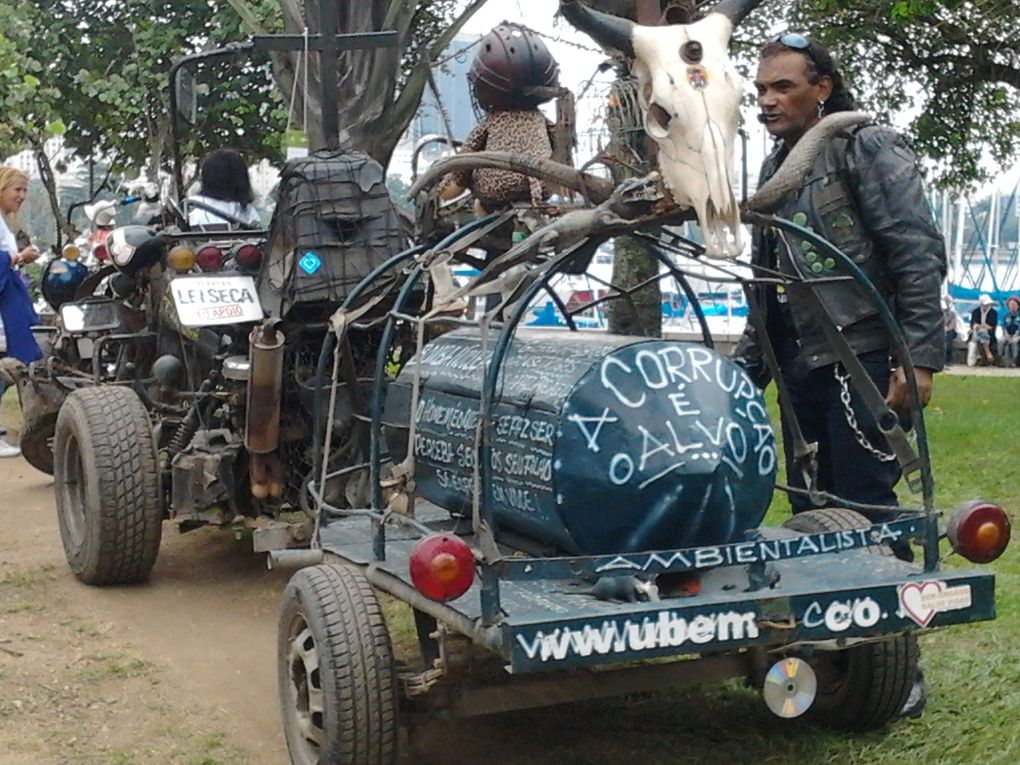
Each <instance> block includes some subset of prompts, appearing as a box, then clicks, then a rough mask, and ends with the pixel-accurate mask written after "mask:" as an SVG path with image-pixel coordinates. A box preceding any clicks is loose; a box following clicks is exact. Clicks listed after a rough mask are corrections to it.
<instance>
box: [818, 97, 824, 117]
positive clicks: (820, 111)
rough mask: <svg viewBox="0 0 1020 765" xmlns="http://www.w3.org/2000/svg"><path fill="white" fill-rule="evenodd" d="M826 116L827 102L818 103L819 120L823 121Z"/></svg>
mask: <svg viewBox="0 0 1020 765" xmlns="http://www.w3.org/2000/svg"><path fill="white" fill-rule="evenodd" d="M824 116H825V102H824V101H819V102H818V119H821V118H822V117H824Z"/></svg>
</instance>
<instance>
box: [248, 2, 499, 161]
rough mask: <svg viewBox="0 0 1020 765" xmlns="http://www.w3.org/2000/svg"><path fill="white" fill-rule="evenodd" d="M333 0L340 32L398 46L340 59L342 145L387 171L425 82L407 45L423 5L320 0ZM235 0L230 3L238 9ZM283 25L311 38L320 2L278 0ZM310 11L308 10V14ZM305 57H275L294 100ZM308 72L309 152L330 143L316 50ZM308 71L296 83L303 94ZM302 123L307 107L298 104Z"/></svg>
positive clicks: (451, 30) (449, 36)
mask: <svg viewBox="0 0 1020 765" xmlns="http://www.w3.org/2000/svg"><path fill="white" fill-rule="evenodd" d="M321 1H322V2H336V4H337V16H338V20H339V24H338V29H339V31H340V32H342V33H355V32H380V31H386V30H395V31H396V32H397V34H398V36H399V44H398V45H397V46H396V47H393V48H377V49H365V50H354V51H347V52H344V53H341V54H340V56H339V65H338V68H337V70H338V73H339V86H338V89H337V103H338V112H339V120H338V121H339V125H340V145H341V146H350V147H353V148H357V149H360V150H361V151H364V152H366V153H368V154H370V155H371V156H372V157H373V158H375V159H376V160H377V161H378V162H379V163H381V164H382V165H383V166H384V167H385V166H386V165H387V164H389V160H390V157H391V156H392V154H393V150H394V148H396V145H397V142H398V141H399V140H400V137H401V136H402V135H403V134H404V131H405V130H406V129H407V125H408V124H409V123H410V121H411V119H412V118H413V117H414V115H415V112H416V111H417V110H418V104H419V102H420V101H421V96H422V92H423V91H424V88H425V84H426V80H427V78H426V75H425V70H424V67H425V66H426V65H425V64H424V63H423V61H422V59H421V58H419V59H418V60H417V61H415V62H408V61H406V60H405V58H404V57H405V56H406V54H407V49H408V46H409V45H410V43H411V40H412V37H413V36H414V32H415V29H416V21H417V19H418V14H419V11H420V9H421V7H422V6H423V5H426V3H425V2H406V1H405V2H401V1H400V0H372V1H369V0H359V1H358V2H356V3H352V2H346V0H321ZM233 4H234V3H232V5H233ZM484 4H485V0H471V2H470V3H469V4H468V6H467V8H465V10H463V11H462V12H461V13H460V15H459V16H457V17H456V19H454V21H453V22H452V23H451V24H450V26H449V27H447V28H446V29H444V30H443V32H442V34H441V35H440V36H439V37H438V38H437V39H436V40H433V41H431V43H430V45H429V46H428V49H427V52H428V56H429V58H430V59H431V60H436V59H438V58H439V57H440V54H441V53H442V51H443V50H445V48H446V47H447V45H449V43H450V42H451V41H452V40H453V38H454V37H455V36H456V35H457V33H458V32H459V31H460V30H461V28H462V27H463V26H464V24H465V22H467V20H468V19H470V18H471V16H473V15H474V13H475V12H476V11H477V10H478V9H479V8H481V7H482V5H484ZM280 5H281V7H282V9H283V18H284V26H285V29H286V31H287V32H288V33H290V34H301V33H302V32H303V31H304V29H305V26H306V25H307V27H308V33H309V34H318V32H319V18H318V12H317V8H318V5H317V0H308V1H307V2H302V0H281V3H280ZM305 6H308V12H307V13H306V9H305ZM301 58H303V54H299V53H292V54H288V55H281V56H277V57H274V67H273V69H274V75H275V77H276V80H277V83H278V84H279V86H280V88H281V89H282V90H283V92H284V94H285V96H286V100H287V101H288V102H289V100H290V94H291V92H292V90H293V88H294V81H295V72H297V71H298V70H297V65H298V63H299V61H300V60H301ZM309 58H310V66H309V67H308V93H307V98H308V125H307V126H305V131H306V132H307V133H308V137H309V142H310V144H311V147H312V148H313V149H314V148H318V147H321V146H323V145H324V144H325V140H324V137H323V134H322V103H321V98H320V92H321V89H320V87H319V74H318V54H317V53H314V52H313V53H311V55H310V57H309ZM402 67H403V68H404V69H405V70H410V74H409V75H408V76H407V78H406V80H405V81H404V82H403V84H402V87H401V88H400V89H399V91H398V75H399V73H400V72H401V69H402ZM303 83H304V74H303V72H302V73H301V76H300V82H299V83H298V87H299V91H298V92H299V94H302V95H304V94H303V93H302V91H303ZM295 111H296V112H297V115H296V116H297V117H298V119H297V124H298V125H300V116H301V114H302V113H303V111H304V109H303V105H302V103H301V100H300V99H297V100H296V103H295Z"/></svg>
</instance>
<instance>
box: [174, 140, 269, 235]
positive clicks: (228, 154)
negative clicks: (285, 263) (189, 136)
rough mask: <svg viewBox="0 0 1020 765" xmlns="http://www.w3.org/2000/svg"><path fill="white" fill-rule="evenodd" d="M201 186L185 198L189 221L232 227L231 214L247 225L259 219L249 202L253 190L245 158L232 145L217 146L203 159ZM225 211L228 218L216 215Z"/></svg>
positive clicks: (259, 221) (235, 225) (252, 224)
mask: <svg viewBox="0 0 1020 765" xmlns="http://www.w3.org/2000/svg"><path fill="white" fill-rule="evenodd" d="M201 179H202V188H201V191H200V192H199V193H198V194H195V195H192V196H189V197H188V198H187V200H185V201H186V204H187V210H188V224H189V225H191V226H201V227H203V228H204V227H213V226H215V227H217V228H220V227H227V228H235V227H237V224H236V223H235V222H234V221H233V220H231V219H230V218H234V219H236V220H238V221H241V222H242V223H243V224H245V225H246V226H249V227H252V228H254V227H258V226H260V225H261V221H262V219H261V218H260V217H259V214H258V211H257V210H256V209H255V207H254V206H253V205H252V203H253V202H254V201H255V193H254V192H253V191H252V188H251V179H250V178H249V177H248V166H247V165H246V164H245V162H244V158H243V157H242V156H241V155H240V154H239V153H238V152H236V151H234V150H233V149H217V150H216V151H214V152H212V153H211V154H209V155H208V156H207V157H206V158H205V159H204V160H202V169H201ZM218 213H225V214H226V215H228V216H230V217H229V218H227V217H224V216H222V215H219V214H218Z"/></svg>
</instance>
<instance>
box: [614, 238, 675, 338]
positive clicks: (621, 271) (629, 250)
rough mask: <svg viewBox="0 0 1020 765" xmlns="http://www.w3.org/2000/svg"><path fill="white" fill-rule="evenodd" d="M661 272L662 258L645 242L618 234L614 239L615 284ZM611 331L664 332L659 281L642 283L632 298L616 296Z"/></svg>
mask: <svg viewBox="0 0 1020 765" xmlns="http://www.w3.org/2000/svg"><path fill="white" fill-rule="evenodd" d="M658 273H659V261H658V260H656V259H655V257H654V256H653V255H652V254H651V253H650V252H649V251H648V248H647V247H646V246H645V243H644V242H643V241H642V240H640V239H636V238H635V237H632V236H618V237H616V241H615V242H614V257H613V284H618V285H620V286H632V285H635V284H640V283H641V282H643V281H645V280H646V279H649V278H652V277H654V276H655V275H657V274H658ZM609 331H610V332H612V333H614V334H618V335H641V336H643V337H661V336H662V290H661V288H660V286H659V282H653V283H652V284H649V285H646V286H645V287H642V288H641V289H640V290H638V291H637V292H635V293H634V294H633V295H632V296H631V300H630V301H627V300H626V299H619V300H614V301H612V302H611V303H610V305H609Z"/></svg>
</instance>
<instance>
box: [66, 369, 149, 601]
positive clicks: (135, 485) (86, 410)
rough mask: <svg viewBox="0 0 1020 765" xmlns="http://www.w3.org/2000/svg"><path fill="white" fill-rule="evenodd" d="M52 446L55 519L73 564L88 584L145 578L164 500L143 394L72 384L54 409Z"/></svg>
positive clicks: (73, 568) (125, 389)
mask: <svg viewBox="0 0 1020 765" xmlns="http://www.w3.org/2000/svg"><path fill="white" fill-rule="evenodd" d="M53 451H54V464H53V467H54V487H55V490H56V500H57V519H58V522H59V524H60V538H61V541H62V542H63V544H64V554H65V555H66V557H67V563H68V565H69V566H70V567H71V571H73V572H74V575H75V576H76V577H78V578H79V579H80V580H81V581H83V582H85V584H91V585H108V584H131V583H134V582H140V581H144V580H145V579H147V578H148V576H149V572H150V571H151V570H152V567H153V565H154V564H155V562H156V555H157V553H158V552H159V541H160V536H161V534H162V525H163V508H162V503H161V500H160V483H159V481H160V479H159V463H158V460H157V457H156V444H155V441H154V439H153V435H152V426H151V424H150V422H149V415H148V412H147V411H146V409H145V407H144V406H143V405H142V402H141V400H139V398H138V396H136V395H135V394H134V392H132V391H131V390H130V389H128V388H123V387H119V386H113V385H101V386H96V387H92V388H83V389H81V390H77V391H75V392H74V393H72V394H71V395H70V396H68V397H67V399H66V400H65V401H64V404H63V406H61V408H60V414H59V415H58V416H57V426H56V433H55V435H54V445H53Z"/></svg>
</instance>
